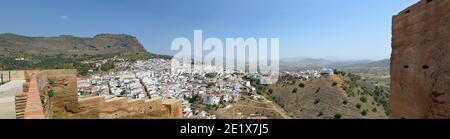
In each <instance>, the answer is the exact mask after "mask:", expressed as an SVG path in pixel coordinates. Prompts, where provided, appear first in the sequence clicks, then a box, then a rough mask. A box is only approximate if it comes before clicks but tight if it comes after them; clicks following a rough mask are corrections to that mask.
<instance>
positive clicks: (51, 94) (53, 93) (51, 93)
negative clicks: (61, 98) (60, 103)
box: [47, 89, 55, 97]
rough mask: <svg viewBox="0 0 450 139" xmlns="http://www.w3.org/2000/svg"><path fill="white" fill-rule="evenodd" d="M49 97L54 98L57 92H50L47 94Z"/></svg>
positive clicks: (51, 90)
mask: <svg viewBox="0 0 450 139" xmlns="http://www.w3.org/2000/svg"><path fill="white" fill-rule="evenodd" d="M47 95H48V97H53V96H54V95H55V91H54V90H53V89H50V90H48V92H47Z"/></svg>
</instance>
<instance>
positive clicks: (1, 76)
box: [0, 73, 3, 84]
mask: <svg viewBox="0 0 450 139" xmlns="http://www.w3.org/2000/svg"><path fill="white" fill-rule="evenodd" d="M0 78H2V83H1V84H3V73H2V74H0Z"/></svg>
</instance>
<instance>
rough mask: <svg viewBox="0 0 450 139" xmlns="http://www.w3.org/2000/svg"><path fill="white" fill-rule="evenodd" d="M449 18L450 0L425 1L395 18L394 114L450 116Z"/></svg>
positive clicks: (392, 101) (398, 115) (392, 113)
mask: <svg viewBox="0 0 450 139" xmlns="http://www.w3.org/2000/svg"><path fill="white" fill-rule="evenodd" d="M449 20H450V1H449V0H421V1H420V2H418V3H416V4H415V5H413V6H411V7H409V8H407V9H405V10H403V11H402V12H400V13H399V14H398V15H396V16H394V17H393V26H392V36H393V37H392V56H391V61H392V62H391V78H392V83H391V88H392V95H391V100H390V104H391V106H390V107H391V108H390V109H391V116H392V117H394V118H450V21H449Z"/></svg>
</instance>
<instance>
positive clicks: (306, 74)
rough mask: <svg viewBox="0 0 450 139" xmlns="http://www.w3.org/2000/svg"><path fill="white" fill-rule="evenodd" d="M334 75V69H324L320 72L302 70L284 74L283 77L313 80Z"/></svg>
mask: <svg viewBox="0 0 450 139" xmlns="http://www.w3.org/2000/svg"><path fill="white" fill-rule="evenodd" d="M332 75H334V72H333V69H331V68H322V69H320V70H300V71H296V72H283V73H282V75H281V76H289V77H291V78H301V79H311V78H320V77H328V76H332Z"/></svg>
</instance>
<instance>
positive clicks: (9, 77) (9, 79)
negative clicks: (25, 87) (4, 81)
mask: <svg viewBox="0 0 450 139" xmlns="http://www.w3.org/2000/svg"><path fill="white" fill-rule="evenodd" d="M8 73H9V76H8V81H11V71H9V72H8Z"/></svg>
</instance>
